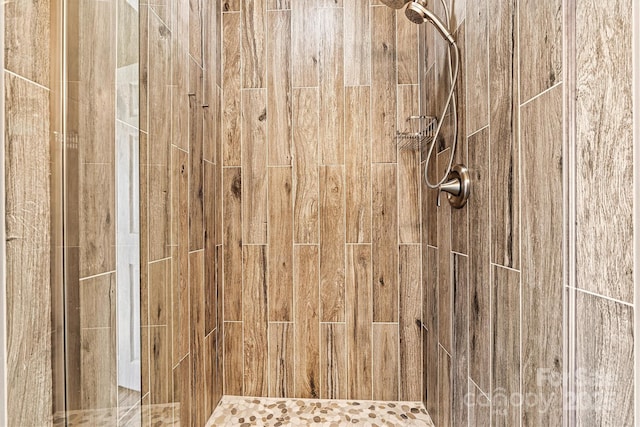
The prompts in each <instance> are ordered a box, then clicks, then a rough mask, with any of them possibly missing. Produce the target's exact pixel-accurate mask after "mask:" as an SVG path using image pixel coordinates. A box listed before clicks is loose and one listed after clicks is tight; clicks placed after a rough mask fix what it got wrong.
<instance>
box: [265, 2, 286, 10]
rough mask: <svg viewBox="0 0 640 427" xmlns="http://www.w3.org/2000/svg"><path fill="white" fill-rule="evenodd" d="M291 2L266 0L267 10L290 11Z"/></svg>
mask: <svg viewBox="0 0 640 427" xmlns="http://www.w3.org/2000/svg"><path fill="white" fill-rule="evenodd" d="M290 9H291V0H267V10H290Z"/></svg>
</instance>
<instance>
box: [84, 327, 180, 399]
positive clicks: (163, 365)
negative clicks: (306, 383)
mask: <svg viewBox="0 0 640 427" xmlns="http://www.w3.org/2000/svg"><path fill="white" fill-rule="evenodd" d="M167 329H168V328H167V327H166V326H150V327H149V342H150V345H151V352H150V360H149V362H150V364H149V369H150V376H149V378H150V380H151V381H150V383H149V395H150V397H151V403H152V404H161V403H169V398H170V393H171V390H173V387H172V384H171V381H172V379H173V376H172V375H171V343H170V342H169V336H168V334H167ZM93 331H104V329H102V330H100V329H87V330H85V331H84V332H83V334H84V333H87V334H89V335H86V336H90V334H91V332H93ZM107 333H108V330H107ZM112 345H113V346H115V342H114V343H113V344H112ZM89 346H90V344H88V343H87V346H86V347H85V346H84V345H83V347H84V348H87V347H89ZM96 350H97V352H98V354H97V355H96V356H94V357H106V358H108V357H110V355H109V352H106V353H105V354H103V355H102V356H100V353H103V352H105V351H106V349H105V348H101V349H96ZM110 351H115V348H114V349H111V350H110ZM83 353H84V352H83ZM90 353H92V352H91V351H88V352H87V357H92V356H91V355H90ZM111 356H115V355H113V354H111ZM113 362H114V363H113V365H114V366H113V369H114V370H115V369H116V367H115V358H114V361H113ZM98 369H101V370H102V369H104V366H101V367H100V368H98ZM102 372H107V371H102ZM96 375H97V373H96ZM111 375H113V378H115V372H113V371H112V372H111V374H110V375H109V376H111ZM83 377H86V378H91V377H92V375H91V374H87V373H86V372H85V374H84V375H83ZM94 378H95V376H94ZM94 381H96V383H97V384H100V387H99V388H101V389H105V388H104V387H102V385H103V384H108V382H104V381H101V380H100V379H98V378H95V379H94ZM101 383H102V384H101ZM106 389H108V387H107V388H106ZM114 404H115V402H112V406H113V405H114ZM102 407H104V406H102ZM107 407H109V406H107Z"/></svg>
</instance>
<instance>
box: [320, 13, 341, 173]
mask: <svg viewBox="0 0 640 427" xmlns="http://www.w3.org/2000/svg"><path fill="white" fill-rule="evenodd" d="M316 17H317V18H316V19H318V23H319V29H318V35H319V38H320V45H319V50H320V55H319V61H320V67H319V88H320V89H319V94H320V101H319V102H320V104H319V106H318V113H319V116H320V125H319V128H318V144H319V147H320V161H321V162H322V164H323V165H332V164H344V46H343V34H342V27H343V10H342V8H327V9H318V12H317V15H316Z"/></svg>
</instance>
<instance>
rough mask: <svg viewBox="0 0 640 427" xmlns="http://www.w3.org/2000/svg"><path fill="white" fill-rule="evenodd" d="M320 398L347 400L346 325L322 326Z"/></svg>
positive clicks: (329, 324) (328, 324)
mask: <svg viewBox="0 0 640 427" xmlns="http://www.w3.org/2000/svg"><path fill="white" fill-rule="evenodd" d="M320 332H321V338H320V369H321V371H320V398H322V399H346V398H347V347H346V344H347V337H346V327H345V324H344V323H322V324H321V326H320Z"/></svg>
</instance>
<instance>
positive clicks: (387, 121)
mask: <svg viewBox="0 0 640 427" xmlns="http://www.w3.org/2000/svg"><path fill="white" fill-rule="evenodd" d="M371 26H372V28H375V31H372V32H371V137H372V144H373V146H372V151H371V153H372V156H371V158H372V160H373V161H374V162H395V161H396V62H395V61H396V24H395V11H393V10H392V9H390V8H388V7H386V6H385V7H371Z"/></svg>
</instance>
